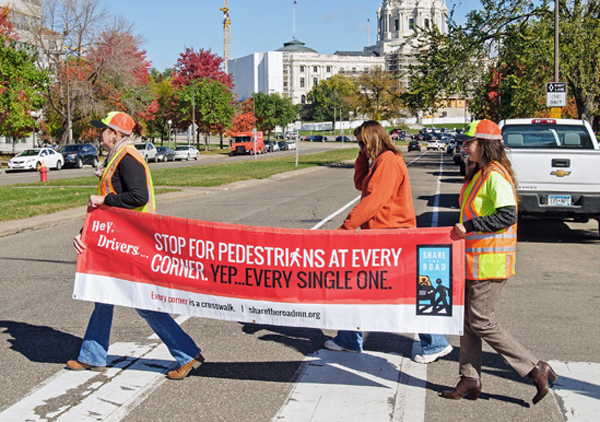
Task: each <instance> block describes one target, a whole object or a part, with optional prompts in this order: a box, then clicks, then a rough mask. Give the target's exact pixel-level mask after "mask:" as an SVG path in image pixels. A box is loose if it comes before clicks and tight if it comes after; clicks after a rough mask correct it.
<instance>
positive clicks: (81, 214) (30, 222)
mask: <svg viewBox="0 0 600 422" xmlns="http://www.w3.org/2000/svg"><path fill="white" fill-rule="evenodd" d="M352 161H353V160H352ZM326 167H328V166H314V167H308V168H305V169H300V170H292V171H288V172H285V173H278V174H274V175H272V176H269V177H267V178H265V179H249V180H241V181H239V182H233V183H230V184H227V185H221V186H214V187H209V188H191V187H179V186H155V187H166V188H174V189H180V190H179V191H177V192H168V193H163V194H160V195H157V196H156V202H157V204H160V203H164V202H170V201H176V200H178V199H185V198H191V197H194V196H200V195H208V194H211V193H216V192H222V191H226V190H233V189H238V188H242V187H246V186H254V185H258V184H262V183H268V182H274V181H276V180H283V179H287V178H289V177H294V176H301V175H303V174H307V173H312V172H313V171H318V170H322V169H323V168H326ZM86 211H87V207H85V206H84V207H77V208H71V209H69V210H65V211H59V212H55V213H53V214H44V215H37V216H35V217H31V218H24V219H21V220H10V221H4V222H0V237H5V236H10V235H12V234H17V233H22V232H28V231H32V230H38V229H42V228H45V227H49V226H55V225H58V224H63V223H69V222H72V221H81V222H82V224H83V220H84V219H85V214H86Z"/></svg>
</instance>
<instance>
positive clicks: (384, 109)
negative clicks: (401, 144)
mask: <svg viewBox="0 0 600 422" xmlns="http://www.w3.org/2000/svg"><path fill="white" fill-rule="evenodd" d="M354 84H355V85H356V89H354V90H353V91H352V93H351V94H350V96H348V97H345V98H344V101H345V104H346V106H347V107H348V108H349V109H350V110H352V112H353V113H354V115H356V116H365V117H367V118H369V119H373V120H387V119H396V118H397V117H398V116H399V114H400V113H401V110H402V108H403V101H402V99H401V93H402V89H401V87H400V83H399V80H398V79H397V78H395V77H394V76H393V75H392V74H390V73H389V72H388V71H387V70H385V69H384V68H383V67H381V66H376V67H375V68H373V69H370V70H369V72H365V73H361V74H360V75H359V76H357V77H356V78H354Z"/></svg>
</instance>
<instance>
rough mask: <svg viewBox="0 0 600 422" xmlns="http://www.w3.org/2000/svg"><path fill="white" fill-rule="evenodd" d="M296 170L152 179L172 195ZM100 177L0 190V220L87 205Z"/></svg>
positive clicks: (276, 165)
mask: <svg viewBox="0 0 600 422" xmlns="http://www.w3.org/2000/svg"><path fill="white" fill-rule="evenodd" d="M356 154H357V148H356V147H352V148H344V149H342V150H335V151H327V152H321V153H317V154H310V155H303V156H300V157H299V159H298V169H302V168H307V167H313V166H319V165H325V164H331V163H337V162H340V161H344V160H349V159H354V158H356ZM292 170H296V158H295V157H294V156H292V157H282V158H268V159H261V160H249V161H243V162H238V163H227V164H211V165H205V166H192V167H180V168H170V169H155V170H153V171H152V178H153V181H154V185H155V186H168V187H171V188H157V189H156V193H157V194H160V193H164V192H171V191H173V190H175V189H174V188H175V187H177V186H194V187H209V186H219V185H224V184H228V183H233V182H236V181H240V180H248V179H264V178H267V177H269V176H272V175H274V174H277V173H283V172H287V171H292ZM97 184H98V178H97V177H94V176H91V177H79V178H73V179H60V180H51V181H49V182H47V183H41V182H40V183H28V184H20V185H8V186H2V187H0V221H8V220H16V219H20V218H28V217H33V216H36V215H40V214H51V213H54V212H57V211H62V210H66V209H70V208H75V207H80V206H84V205H85V204H86V203H87V200H88V198H89V197H90V195H93V194H94V193H95V192H96V185H97Z"/></svg>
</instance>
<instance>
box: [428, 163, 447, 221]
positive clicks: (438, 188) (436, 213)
mask: <svg viewBox="0 0 600 422" xmlns="http://www.w3.org/2000/svg"><path fill="white" fill-rule="evenodd" d="M443 174H444V154H441V155H440V174H439V176H438V179H437V183H436V186H435V199H434V200H433V217H431V227H437V226H438V222H439V213H440V192H441V190H442V175H443Z"/></svg>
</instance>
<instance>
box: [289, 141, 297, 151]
mask: <svg viewBox="0 0 600 422" xmlns="http://www.w3.org/2000/svg"><path fill="white" fill-rule="evenodd" d="M287 146H288V150H295V149H296V142H295V141H287Z"/></svg>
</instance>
